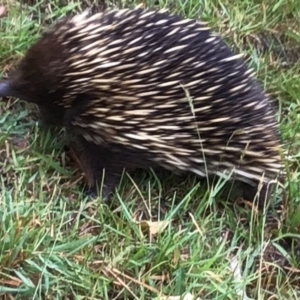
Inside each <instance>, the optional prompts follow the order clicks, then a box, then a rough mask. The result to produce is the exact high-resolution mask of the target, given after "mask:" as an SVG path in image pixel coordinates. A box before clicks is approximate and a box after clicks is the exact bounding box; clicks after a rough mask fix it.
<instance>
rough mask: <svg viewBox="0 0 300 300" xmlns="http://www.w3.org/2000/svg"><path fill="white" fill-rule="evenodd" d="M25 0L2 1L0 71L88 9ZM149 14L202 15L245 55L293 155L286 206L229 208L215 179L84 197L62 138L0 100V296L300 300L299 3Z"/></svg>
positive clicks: (195, 6)
mask: <svg viewBox="0 0 300 300" xmlns="http://www.w3.org/2000/svg"><path fill="white" fill-rule="evenodd" d="M20 2H21V1H20ZM20 2H17V1H16V0H8V1H6V4H5V7H6V10H7V16H6V17H4V18H0V40H1V43H0V66H1V67H0V70H1V72H2V73H3V74H4V73H6V71H7V70H8V69H10V68H11V67H12V66H13V65H14V64H15V62H16V61H17V60H18V59H19V58H20V57H21V56H22V55H23V54H24V52H25V51H26V49H27V48H28V47H29V46H30V44H31V43H32V42H33V41H34V40H35V38H36V37H37V36H38V35H39V34H40V32H41V30H42V28H43V27H44V26H46V24H48V23H51V22H53V21H54V20H55V19H57V18H58V17H60V16H62V15H65V14H67V13H74V12H75V11H77V10H80V9H83V8H84V5H83V6H81V7H78V6H76V3H75V1H74V2H71V1H69V2H70V3H69V4H67V5H64V6H62V5H60V3H59V2H58V1H54V0H49V1H47V2H45V3H44V2H41V1H40V2H37V1H28V3H29V2H30V5H25V4H24V3H25V1H22V3H23V4H22V5H20ZM82 3H83V4H86V2H84V1H82ZM123 4H124V2H120V3H117V2H115V3H110V6H117V7H120V6H122V5H123ZM130 4H131V5H132V3H130ZM147 4H148V5H149V6H152V7H168V8H169V9H170V10H171V11H174V12H177V13H180V14H181V15H183V16H185V17H201V18H202V19H204V20H205V21H208V22H209V24H210V25H211V26H212V27H213V28H214V30H215V31H217V32H220V34H222V35H223V36H224V38H225V39H226V41H227V42H228V44H229V45H231V46H232V47H233V48H235V49H237V50H239V51H241V50H243V51H245V52H246V53H247V54H248V63H249V65H250V66H252V67H254V68H255V69H256V71H257V74H258V77H259V79H260V81H261V82H262V84H263V85H264V86H265V88H266V89H267V90H268V91H269V92H270V93H271V94H272V95H273V96H274V97H273V98H274V105H275V108H276V112H277V117H278V121H279V122H280V130H281V136H282V139H283V141H284V143H285V144H286V147H287V149H288V150H289V154H290V156H291V159H290V161H289V162H288V163H287V167H288V170H289V182H288V183H287V189H288V190H289V199H288V201H284V202H283V207H282V213H281V214H279V217H278V218H276V217H274V216H269V215H267V214H263V213H258V212H257V211H256V210H255V209H254V208H252V209H251V207H249V206H243V205H240V203H238V202H232V201H227V195H226V193H224V192H223V193H221V192H222V190H223V188H224V182H222V181H218V182H217V183H215V184H214V185H213V186H212V187H211V189H208V188H207V185H206V183H205V181H204V182H202V181H201V182H200V183H199V182H198V181H196V179H195V178H194V177H192V176H191V177H189V178H187V179H186V180H184V181H183V182H182V180H179V179H177V178H174V176H170V178H167V179H166V180H165V181H164V182H160V181H159V180H158V179H157V178H156V176H155V175H154V174H136V175H135V176H134V177H130V176H126V175H125V176H124V177H123V179H122V181H121V182H120V184H119V186H118V189H117V191H116V193H115V194H114V195H113V197H112V199H111V201H110V202H109V203H103V202H101V201H100V199H93V200H91V199H89V198H88V197H85V196H84V194H83V193H82V189H81V185H80V181H81V177H80V175H79V174H78V173H76V172H75V171H74V166H73V165H72V162H71V161H70V158H69V156H68V154H67V153H66V152H65V150H64V149H63V147H62V143H61V140H62V139H61V138H62V137H63V132H59V134H54V133H53V132H51V131H49V130H42V129H41V128H40V127H39V126H38V125H37V118H36V114H35V110H34V107H32V106H30V105H28V104H25V103H23V102H21V101H17V100H13V99H9V101H8V102H4V101H2V102H1V104H0V172H1V177H0V179H1V183H0V184H1V194H0V220H1V222H0V297H1V299H165V298H164V296H170V297H171V298H170V299H180V296H182V297H184V296H185V297H186V298H184V299H190V298H188V294H189V293H190V294H191V295H193V296H194V297H195V298H194V299H196V298H197V297H198V299H243V300H244V299H299V298H300V289H299V284H300V280H299V279H300V267H299V264H300V259H299V247H300V243H299V238H300V234H299V229H300V226H299V225H300V224H299V220H300V208H299V207H300V206H299V202H300V190H299V189H300V188H299V187H300V167H299V156H300V151H299V149H300V147H299V146H300V142H299V141H300V139H299V128H300V119H299V109H300V102H299V99H300V81H299V75H298V74H299V71H300V61H299V60H298V58H299V56H300V55H299V53H300V52H299V49H300V32H299V28H300V21H299V20H300V8H299V4H298V1H297V0H294V1H293V0H289V1H287V0H281V1H278V0H265V1H263V2H262V1H257V0H246V1H239V2H238V1H229V0H219V1H216V0H197V1H195V0H189V1H187V0H176V1H166V2H164V1H159V3H158V2H157V3H155V2H154V1H149V2H148V3H147ZM258 39H260V41H259V42H257V40H258ZM264 40H267V43H268V46H265V47H262V45H263V44H264V43H263V41H264ZM255 41H256V42H255ZM259 46H261V47H259ZM297 55H298V57H297ZM276 197H277V198H279V197H280V194H279V193H278V195H277V196H276ZM172 297H173V298H172Z"/></svg>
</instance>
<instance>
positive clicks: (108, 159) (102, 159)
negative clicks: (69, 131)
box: [70, 137, 123, 200]
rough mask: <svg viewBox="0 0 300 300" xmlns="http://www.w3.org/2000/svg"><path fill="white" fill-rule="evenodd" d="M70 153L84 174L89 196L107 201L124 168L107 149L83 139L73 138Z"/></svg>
mask: <svg viewBox="0 0 300 300" xmlns="http://www.w3.org/2000/svg"><path fill="white" fill-rule="evenodd" d="M70 151H71V155H72V157H73V159H74V160H75V162H76V163H77V165H78V167H79V169H80V170H81V171H82V172H83V174H84V177H85V181H86V184H87V186H88V189H89V190H88V192H89V194H94V195H97V196H99V195H101V196H102V199H103V200H107V199H108V197H109V195H110V194H111V192H112V190H113V188H114V187H115V185H116V184H117V182H118V180H119V179H120V177H121V175H122V171H123V168H122V167H121V166H119V165H118V164H117V163H116V162H117V160H116V157H114V155H113V154H112V153H111V151H109V150H108V149H106V148H105V147H101V146H97V145H94V144H93V143H91V142H88V141H86V140H85V139H83V138H81V137H76V138H73V139H72V141H71V142H70Z"/></svg>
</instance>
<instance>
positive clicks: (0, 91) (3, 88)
mask: <svg viewBox="0 0 300 300" xmlns="http://www.w3.org/2000/svg"><path fill="white" fill-rule="evenodd" d="M20 96H21V95H20V93H18V92H17V91H16V90H15V89H14V88H13V86H12V84H11V81H10V80H9V79H5V80H2V81H0V98H1V97H16V98H19V97H20Z"/></svg>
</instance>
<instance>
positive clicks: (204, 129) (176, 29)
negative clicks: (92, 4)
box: [0, 7, 283, 198]
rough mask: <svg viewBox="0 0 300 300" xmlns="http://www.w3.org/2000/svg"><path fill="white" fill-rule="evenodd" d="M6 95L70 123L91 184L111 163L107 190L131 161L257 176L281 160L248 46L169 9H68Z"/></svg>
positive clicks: (273, 172)
mask: <svg viewBox="0 0 300 300" xmlns="http://www.w3.org/2000/svg"><path fill="white" fill-rule="evenodd" d="M0 96H14V97H19V98H21V99H23V100H26V101H29V102H34V103H36V104H37V105H38V107H39V108H40V111H41V113H42V118H43V119H44V120H47V122H49V123H52V124H54V125H59V126H65V127H66V128H67V129H68V131H69V133H70V135H71V136H74V137H75V144H74V145H75V146H74V149H75V152H76V156H77V157H78V159H79V161H80V163H81V165H82V168H83V169H84V170H85V171H86V172H87V173H89V176H88V177H89V179H90V180H89V183H90V186H91V187H92V188H96V187H98V186H99V184H100V183H101V182H102V179H103V176H102V175H103V174H104V173H105V177H104V182H103V183H104V185H103V191H102V195H103V196H104V197H105V198H107V196H108V195H109V193H110V192H111V190H112V188H113V187H114V186H115V184H116V183H117V181H118V179H119V178H120V175H121V173H122V171H123V169H124V168H125V169H130V170H132V169H136V168H149V167H153V168H155V167H163V168H165V169H167V170H171V171H174V172H177V171H179V172H180V173H182V172H193V173H195V174H197V175H200V176H207V175H218V176H225V177H226V176H228V175H229V174H232V178H233V179H238V180H240V181H242V182H244V183H246V184H247V185H249V186H253V187H254V188H255V187H257V185H258V184H259V183H260V182H261V183H263V184H264V185H265V186H266V185H268V183H269V182H271V181H273V180H274V179H276V178H277V177H278V175H279V173H280V172H281V170H282V167H283V164H282V160H281V156H280V152H279V151H280V141H279V134H278V129H277V127H278V126H277V123H276V120H275V116H274V111H273V109H272V107H271V105H270V101H269V99H268V97H267V96H266V94H265V93H264V91H263V89H262V87H261V86H260V85H259V83H258V82H257V80H256V79H255V78H254V76H253V72H252V70H250V69H248V67H247V66H246V64H245V63H244V62H243V60H242V59H241V55H236V54H234V53H233V52H232V51H231V50H230V48H229V47H228V46H227V45H226V44H225V43H224V42H223V41H222V39H221V37H219V36H218V35H216V34H214V33H212V32H211V30H210V29H209V28H207V27H206V25H205V24H204V23H202V22H200V21H197V20H192V19H183V18H181V17H180V16H178V15H175V14H168V13H167V12H165V11H154V10H148V9H143V8H140V7H138V8H135V9H122V10H115V9H111V10H105V11H103V12H99V13H96V14H91V13H89V12H85V13H82V14H80V15H77V16H75V17H72V18H71V17H68V18H63V19H61V20H59V21H58V22H57V23H56V24H54V25H53V26H52V27H51V28H50V29H49V30H48V31H46V32H45V33H44V34H43V35H42V37H41V38H40V39H39V40H38V41H37V42H36V43H35V44H34V45H33V46H32V47H31V48H30V49H29V50H28V52H27V54H26V55H25V57H24V58H23V59H22V60H21V62H20V64H19V65H18V67H17V68H16V70H14V71H13V72H12V74H11V75H10V76H9V79H7V80H5V81H2V83H1V84H0ZM81 151H82V152H81ZM103 171H104V173H103Z"/></svg>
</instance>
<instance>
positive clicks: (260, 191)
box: [242, 183, 275, 209]
mask: <svg viewBox="0 0 300 300" xmlns="http://www.w3.org/2000/svg"><path fill="white" fill-rule="evenodd" d="M242 188H243V198H244V199H245V200H248V201H255V202H256V203H257V205H258V208H260V209H263V208H264V207H267V206H268V204H269V201H270V198H271V195H272V192H273V191H274V188H275V185H274V184H267V183H265V184H263V185H262V186H260V185H259V184H257V185H255V186H251V185H249V184H242Z"/></svg>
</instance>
